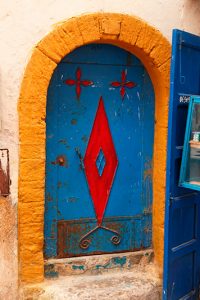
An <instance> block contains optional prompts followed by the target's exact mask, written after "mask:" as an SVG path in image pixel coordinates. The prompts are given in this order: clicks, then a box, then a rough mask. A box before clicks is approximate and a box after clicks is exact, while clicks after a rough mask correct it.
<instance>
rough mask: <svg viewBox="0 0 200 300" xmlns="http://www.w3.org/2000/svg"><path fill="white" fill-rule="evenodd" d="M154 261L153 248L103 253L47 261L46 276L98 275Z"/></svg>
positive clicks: (129, 268)
mask: <svg viewBox="0 0 200 300" xmlns="http://www.w3.org/2000/svg"><path fill="white" fill-rule="evenodd" d="M152 261H153V250H152V249H146V250H142V251H137V252H125V253H114V254H102V255H92V256H81V257H73V258H63V259H49V260H46V261H45V277H46V278H57V277H59V276H71V275H81V274H85V275H96V274H102V273H104V272H112V271H114V270H117V269H120V270H131V269H133V268H134V267H136V266H138V265H140V266H141V265H143V266H144V265H147V264H149V263H152Z"/></svg>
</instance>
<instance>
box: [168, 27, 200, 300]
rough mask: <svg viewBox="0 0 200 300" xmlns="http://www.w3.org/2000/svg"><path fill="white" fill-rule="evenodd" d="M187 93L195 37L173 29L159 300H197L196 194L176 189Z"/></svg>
mask: <svg viewBox="0 0 200 300" xmlns="http://www.w3.org/2000/svg"><path fill="white" fill-rule="evenodd" d="M190 94H200V38H199V37H197V36H194V35H192V34H189V33H186V32H182V31H179V30H174V32H173V41H172V62H171V92H170V106H169V129H168V161H167V189H166V215H165V258H164V289H163V299H167V300H168V299H170V300H173V299H174V300H175V299H198V293H199V284H200V194H199V192H196V191H193V190H190V189H185V188H183V187H179V185H178V182H179V173H180V165H181V157H182V149H183V143H184V134H185V128H186V119H187V111H188V103H189V101H190Z"/></svg>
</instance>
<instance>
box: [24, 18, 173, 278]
mask: <svg viewBox="0 0 200 300" xmlns="http://www.w3.org/2000/svg"><path fill="white" fill-rule="evenodd" d="M97 42H100V43H106V44H113V45H116V46H119V47H121V48H123V49H126V50H128V51H129V52H131V53H133V54H135V55H137V57H139V59H140V60H141V61H142V63H143V64H144V65H145V68H146V69H147V70H148V73H149V75H150V77H151V80H152V83H153V86H154V91H155V128H154V129H155V130H154V157H153V165H154V168H153V170H154V172H153V183H154V185H153V203H154V205H153V246H154V252H155V262H156V263H157V264H158V266H159V267H160V271H161V273H162V263H163V248H164V243H163V232H164V228H163V226H164V206H165V205H164V203H165V168H166V136H167V120H168V96H169V63H170V55H171V52H170V50H171V47H170V44H169V42H168V41H167V40H166V39H165V38H164V37H163V36H162V34H161V33H160V32H159V31H158V30H156V29H155V28H153V27H151V26H150V25H148V24H147V23H145V22H144V21H142V20H141V19H138V18H136V17H134V16H129V15H123V14H113V13H94V14H88V15H83V16H79V17H76V18H72V19H70V20H67V21H65V22H63V23H61V24H59V25H58V26H57V27H55V28H54V30H53V31H52V32H51V33H49V34H48V35H47V36H46V37H45V38H44V39H42V41H41V42H40V43H39V44H38V45H37V46H36V47H35V48H34V50H33V54H32V56H31V58H30V61H29V63H28V65H27V68H26V70H25V74H24V77H23V82H22V85H21V91H20V98H19V106H18V109H19V133H20V162H19V168H20V173H19V204H18V215H19V219H18V228H19V273H20V281H22V282H39V281H42V280H43V278H44V257H43V247H44V186H45V138H46V135H45V130H46V123H45V119H46V100H47V88H48V86H49V82H50V79H51V77H52V73H53V71H54V69H55V68H56V66H57V64H58V63H59V62H60V61H61V59H62V58H63V57H65V56H66V55H67V54H69V53H70V52H72V51H73V50H74V49H76V48H78V47H80V46H82V45H86V44H89V43H97Z"/></svg>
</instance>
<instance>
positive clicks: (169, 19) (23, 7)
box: [0, 0, 200, 299]
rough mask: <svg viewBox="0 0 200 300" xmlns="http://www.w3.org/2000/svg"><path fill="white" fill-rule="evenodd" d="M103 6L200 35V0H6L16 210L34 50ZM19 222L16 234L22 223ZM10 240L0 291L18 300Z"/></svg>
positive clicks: (4, 136)
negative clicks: (24, 101) (27, 76)
mask: <svg viewBox="0 0 200 300" xmlns="http://www.w3.org/2000/svg"><path fill="white" fill-rule="evenodd" d="M98 11H104V12H119V13H127V14H131V15H135V16H138V17H140V18H142V19H143V20H145V21H147V22H148V23H149V24H151V25H153V26H155V27H156V28H157V29H159V30H160V31H161V32H162V33H163V35H164V36H165V37H167V38H168V39H169V40H171V32H172V29H173V28H179V29H183V30H186V31H189V32H192V33H194V34H197V35H200V0H143V1H142V0H134V1H133V0H123V1H120V0H85V1H83V0H0V148H8V149H9V151H10V170H11V180H12V185H11V197H10V199H7V200H5V199H4V201H10V205H11V208H12V209H13V210H14V211H15V204H16V203H17V181H18V117H17V101H18V96H19V87H20V82H21V79H22V76H23V71H24V68H25V66H26V64H27V62H28V59H29V57H30V54H31V50H32V48H33V46H34V45H35V44H36V43H37V42H38V41H39V40H40V39H42V38H43V36H44V35H45V34H47V33H48V32H49V31H51V29H52V26H53V25H54V24H55V23H57V22H60V21H62V20H64V19H67V18H70V17H73V16H77V15H80V14H83V13H88V12H98ZM11 208H10V209H11ZM12 209H11V210H12ZM1 212H2V213H1ZM4 218H5V213H4V214H3V210H1V207H0V238H1V236H2V235H1V233H2V234H3V232H5V226H8V225H7V224H8V223H7V222H9V217H8V219H7V220H4ZM1 224H2V225H1ZM13 226H14V229H13V232H14V234H13V235H14V236H16V223H14V225H13ZM6 243H8V242H7V241H4V243H2V242H1V241H0V296H1V292H2V291H4V290H6V289H8V290H9V291H10V293H11V294H10V295H11V298H7V299H14V298H13V297H14V296H13V295H14V294H15V293H16V292H15V291H14V286H16V278H17V277H16V266H17V265H16V257H17V256H16V253H17V252H16V244H17V243H16V240H13V241H11V244H12V246H11V247H12V251H11V253H10V256H8V257H6V258H5V251H7V247H8V244H6ZM9 247H10V246H9ZM11 261H12V263H11ZM14 269H15V271H14ZM3 282H4V284H3ZM12 287H13V289H12ZM12 290H13V293H14V294H12ZM2 293H3V292H2Z"/></svg>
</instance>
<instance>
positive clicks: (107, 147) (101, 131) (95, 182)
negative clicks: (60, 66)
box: [84, 97, 118, 226]
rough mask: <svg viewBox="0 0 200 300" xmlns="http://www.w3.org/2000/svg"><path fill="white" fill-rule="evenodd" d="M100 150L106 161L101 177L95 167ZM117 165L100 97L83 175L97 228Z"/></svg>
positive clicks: (100, 221)
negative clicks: (92, 205) (90, 198)
mask: <svg viewBox="0 0 200 300" xmlns="http://www.w3.org/2000/svg"><path fill="white" fill-rule="evenodd" d="M100 150H102V151H103V153H104V156H105V161H106V163H105V167H104V170H103V173H102V175H101V176H100V175H99V172H98V169H97V166H96V160H97V157H98V154H99V152H100ZM117 165H118V159H117V155H116V151H115V147H114V144H113V140H112V136H111V132H110V128H109V123H108V119H107V116H106V112H105V108H104V104H103V99H102V97H101V98H100V101H99V105H98V109H97V112H96V116H95V120H94V124H93V128H92V132H91V135H90V139H89V142H88V146H87V149H86V153H85V157H84V166H85V174H86V178H87V182H88V186H89V190H90V194H91V197H92V201H93V204H94V209H95V213H96V218H97V222H98V225H99V226H100V225H101V224H102V220H103V216H104V212H105V209H106V206H107V203H108V198H109V195H110V191H111V188H112V184H113V180H114V177H115V172H116V169H117Z"/></svg>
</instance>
